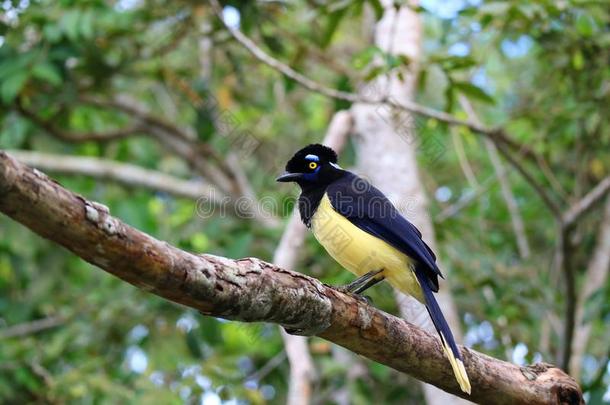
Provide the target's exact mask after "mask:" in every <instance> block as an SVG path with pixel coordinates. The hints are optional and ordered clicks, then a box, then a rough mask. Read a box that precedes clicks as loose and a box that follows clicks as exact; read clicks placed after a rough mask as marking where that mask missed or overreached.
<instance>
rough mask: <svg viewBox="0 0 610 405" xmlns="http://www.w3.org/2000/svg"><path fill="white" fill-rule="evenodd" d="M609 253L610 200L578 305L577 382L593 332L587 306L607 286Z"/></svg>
mask: <svg viewBox="0 0 610 405" xmlns="http://www.w3.org/2000/svg"><path fill="white" fill-rule="evenodd" d="M608 252H610V198H608V199H607V200H606V203H605V207H604V213H603V216H602V219H601V222H600V224H599V231H598V234H597V241H596V244H595V248H594V249H593V253H592V255H591V260H590V261H589V264H588V266H587V272H586V274H585V281H584V282H583V283H582V288H581V290H580V294H579V297H578V301H577V304H576V311H575V312H576V317H575V322H574V324H575V326H576V329H575V331H576V333H575V334H574V339H573V352H572V358H571V360H570V370H571V371H572V373H573V375H574V378H575V379H576V380H577V381H578V380H580V374H581V369H582V360H583V356H584V354H585V351H586V348H587V343H588V342H589V336H590V335H591V331H592V324H591V323H592V322H591V321H589V322H587V323H585V305H586V304H587V303H588V302H589V301H590V300H591V298H592V297H593V294H594V293H595V292H596V291H598V290H599V289H600V288H603V286H605V285H606V281H607V280H608V277H609V276H610V274H609V273H610V255H608Z"/></svg>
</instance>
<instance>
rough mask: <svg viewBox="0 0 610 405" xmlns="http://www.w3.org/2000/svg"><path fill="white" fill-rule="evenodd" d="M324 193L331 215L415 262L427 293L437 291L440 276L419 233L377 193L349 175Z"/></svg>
mask: <svg viewBox="0 0 610 405" xmlns="http://www.w3.org/2000/svg"><path fill="white" fill-rule="evenodd" d="M326 191H327V194H328V198H329V199H330V202H331V204H332V206H333V208H334V209H335V211H337V212H338V213H340V214H341V215H343V216H344V217H346V218H347V219H348V220H349V221H350V222H351V223H352V224H354V225H356V226H357V227H358V228H360V229H362V230H363V231H365V232H368V233H369V234H371V235H374V236H376V237H378V238H379V239H381V240H383V241H385V242H386V243H388V244H389V245H391V246H393V247H394V248H396V249H398V250H399V251H401V252H402V253H404V254H406V255H407V256H409V257H410V258H411V259H412V260H414V261H415V268H416V270H417V271H419V272H421V273H422V274H423V275H425V277H426V279H427V280H428V282H429V286H430V289H431V290H432V291H434V292H437V291H438V288H439V285H438V276H441V277H442V276H443V275H442V274H441V271H440V269H439V268H438V266H437V264H436V256H435V255H434V252H432V249H430V247H429V246H428V245H427V244H426V243H425V242H424V241H423V240H422V238H421V232H419V230H418V229H417V228H416V227H415V226H414V225H413V224H412V223H410V222H409V221H408V220H407V219H405V218H404V217H403V216H402V215H401V214H400V212H398V210H397V209H396V207H394V205H393V204H392V203H391V202H390V200H388V199H387V197H386V196H385V195H384V194H383V193H382V192H381V191H379V190H378V189H377V188H375V187H373V186H372V185H371V184H370V183H368V182H367V181H366V180H364V179H362V178H360V177H358V176H356V175H355V174H353V173H350V172H346V174H345V175H344V176H343V177H341V178H340V179H339V180H337V181H335V182H333V183H331V184H330V185H329V186H328V188H327V190H326ZM405 271H407V269H405Z"/></svg>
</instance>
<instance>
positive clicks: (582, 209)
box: [563, 176, 610, 226]
mask: <svg viewBox="0 0 610 405" xmlns="http://www.w3.org/2000/svg"><path fill="white" fill-rule="evenodd" d="M608 192H610V176H608V177H606V178H604V179H603V180H602V181H600V182H599V183H597V185H596V186H595V187H593V189H591V190H590V191H589V192H588V193H587V194H585V195H584V197H582V198H581V199H580V200H578V201H577V202H576V203H574V204H572V206H571V207H570V208H569V209H568V210H567V211H566V212H565V213H564V215H563V223H564V224H565V225H566V226H569V225H572V224H574V223H575V222H576V221H578V219H580V217H582V216H583V215H584V214H586V213H587V212H588V211H589V210H590V209H591V208H592V207H593V206H594V205H595V204H596V203H598V202H599V201H600V200H601V199H602V198H604V196H605V195H606V194H608Z"/></svg>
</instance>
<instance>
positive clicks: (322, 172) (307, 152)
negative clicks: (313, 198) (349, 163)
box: [276, 144, 343, 188]
mask: <svg viewBox="0 0 610 405" xmlns="http://www.w3.org/2000/svg"><path fill="white" fill-rule="evenodd" d="M342 173H343V170H342V169H341V167H339V165H338V164H337V153H336V152H335V151H334V150H332V149H331V148H329V147H328V146H324V145H320V144H312V145H308V146H306V147H304V148H303V149H301V150H300V151H298V152H297V153H295V154H294V156H293V157H292V158H291V159H290V160H289V161H288V163H287V164H286V172H285V173H284V174H282V175H281V176H280V177H278V178H277V179H276V180H277V181H281V182H290V181H294V182H296V183H297V184H298V185H299V186H301V188H303V187H306V188H308V187H315V186H320V185H325V184H328V183H330V182H331V181H333V180H334V179H336V178H338V177H340V175H341V174H342Z"/></svg>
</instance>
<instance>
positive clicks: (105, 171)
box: [8, 150, 230, 205]
mask: <svg viewBox="0 0 610 405" xmlns="http://www.w3.org/2000/svg"><path fill="white" fill-rule="evenodd" d="M8 152H9V153H10V154H11V156H13V157H15V158H17V159H18V160H20V161H22V162H23V163H25V164H27V165H30V166H34V167H36V168H38V169H42V170H48V171H50V172H54V173H63V174H72V175H74V174H76V175H84V176H89V177H93V178H98V179H102V180H112V181H116V182H117V183H121V184H123V185H125V186H133V187H142V188H146V189H149V190H153V191H161V192H165V193H168V194H172V195H175V196H177V197H184V198H189V199H193V200H198V199H199V198H202V197H205V198H207V199H209V200H208V201H209V202H210V204H213V205H222V204H223V203H224V202H227V203H229V202H230V198H229V197H227V196H225V195H224V194H223V193H222V192H220V191H218V190H216V189H215V188H214V187H210V186H209V185H207V184H205V183H203V182H202V181H198V180H183V179H180V178H177V177H174V176H171V175H169V174H166V173H162V172H158V171H155V170H149V169H144V168H143V167H140V166H136V165H132V164H128V163H119V162H113V161H110V160H106V159H100V158H93V157H83V156H67V155H54V154H50V153H43V152H29V151H21V150H12V151H8Z"/></svg>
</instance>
